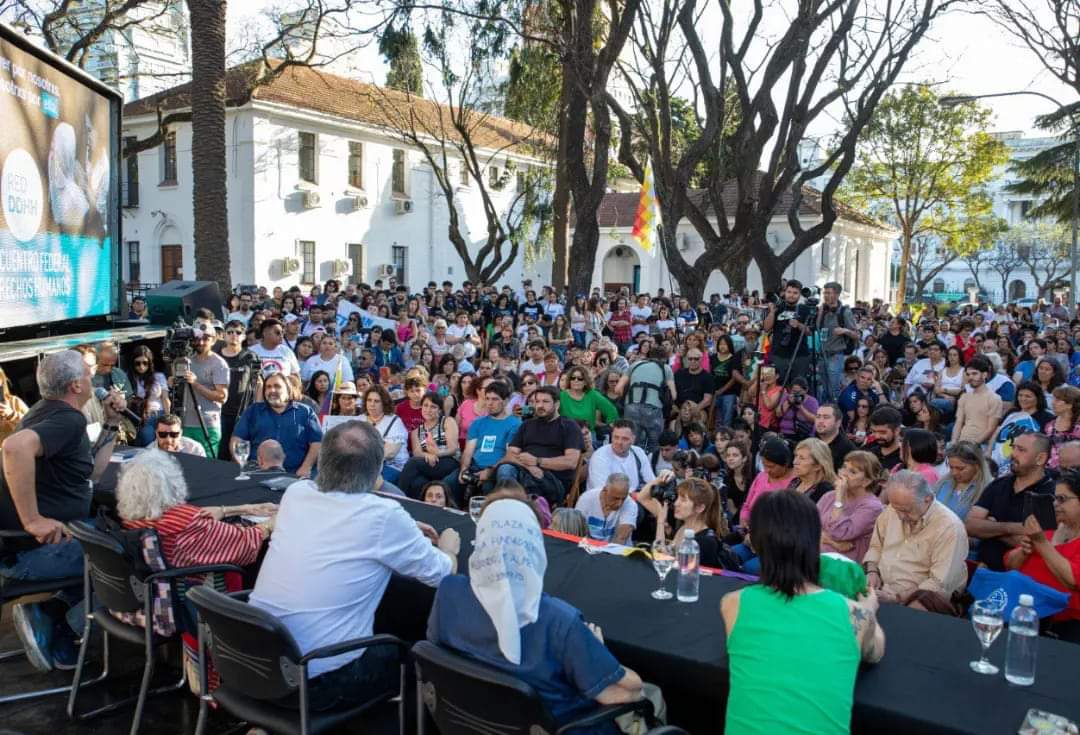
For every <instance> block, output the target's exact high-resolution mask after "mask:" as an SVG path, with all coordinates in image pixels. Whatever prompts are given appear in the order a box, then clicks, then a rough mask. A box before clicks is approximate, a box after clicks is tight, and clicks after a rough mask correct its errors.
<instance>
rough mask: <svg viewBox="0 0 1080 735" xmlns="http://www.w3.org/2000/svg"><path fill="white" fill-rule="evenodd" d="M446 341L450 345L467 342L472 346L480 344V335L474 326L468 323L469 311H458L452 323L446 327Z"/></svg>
mask: <svg viewBox="0 0 1080 735" xmlns="http://www.w3.org/2000/svg"><path fill="white" fill-rule="evenodd" d="M446 341H447V342H449V343H450V344H451V345H456V344H459V343H460V344H465V343H466V342H469V343H472V345H473V347H479V346H480V335H478V334H477V333H476V327H474V326H473V325H471V324H469V312H467V311H464V310H462V311H458V313H457V314H456V315H455V317H454V323H453V324H451V325H450V326H449V327H447V328H446Z"/></svg>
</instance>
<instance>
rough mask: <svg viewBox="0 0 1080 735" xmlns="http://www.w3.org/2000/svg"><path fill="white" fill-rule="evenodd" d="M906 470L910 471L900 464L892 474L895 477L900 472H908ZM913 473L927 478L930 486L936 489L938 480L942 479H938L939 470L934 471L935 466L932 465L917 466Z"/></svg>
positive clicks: (894, 468)
mask: <svg viewBox="0 0 1080 735" xmlns="http://www.w3.org/2000/svg"><path fill="white" fill-rule="evenodd" d="M906 469H908V468H907V467H905V466H904V465H902V464H898V465H896V466H895V467H893V469H892V473H891V474H894V475H895V474H896V473H897V472H899V471H900V470H906ZM912 472H918V473H919V474H920V475H922V476H923V477H924V478H926V481H927V482H928V483H929V484H930V487H934V486H935V485H937V484H938V480H940V479H941V478H940V477H938V473H937V470H935V469H934V465H932V464H920V465H916V466H915V469H914V470H912Z"/></svg>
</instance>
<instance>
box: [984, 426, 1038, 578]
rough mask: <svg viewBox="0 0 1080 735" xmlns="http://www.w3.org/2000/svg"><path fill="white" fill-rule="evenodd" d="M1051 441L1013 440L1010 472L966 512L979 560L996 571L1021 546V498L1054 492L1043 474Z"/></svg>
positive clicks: (1026, 436)
mask: <svg viewBox="0 0 1080 735" xmlns="http://www.w3.org/2000/svg"><path fill="white" fill-rule="evenodd" d="M1049 460H1050V440H1049V439H1047V438H1046V435H1045V434H1035V433H1031V434H1021V435H1020V436H1018V437H1016V438H1015V439H1014V440H1013V447H1012V459H1011V460H1010V466H1011V469H1012V472H1010V473H1009V474H1007V475H1005V476H1004V477H999V478H997V479H996V480H994V481H993V482H991V483H990V484H989V485H987V486H986V488H985V489H984V490H983V491H982V495H981V496H979V500H978V501H977V502H976V503H975V505H974V506H973V507H972V508H971V510H970V511H969V512H968V514H967V517H966V518H965V519H964V526H965V527H966V529H967V533H968V536H971V537H972V538H977V539H979V548H978V560H979V561H980V562H982V563H983V564H985V565H986V566H988V567H990V568H991V569H993V570H995V571H1001V570H1002V569H1004V556H1005V552H1006V551H1008V550H1009V549H1010V548H1012V547H1014V546H1018V545H1019V544H1020V540H1021V539H1022V538H1023V536H1024V535H1025V533H1026V532H1025V531H1024V494H1025V493H1042V494H1046V495H1049V494H1051V493H1053V492H1054V480H1053V478H1051V477H1050V475H1048V474H1047V473H1046V463H1047V462H1048V461H1049Z"/></svg>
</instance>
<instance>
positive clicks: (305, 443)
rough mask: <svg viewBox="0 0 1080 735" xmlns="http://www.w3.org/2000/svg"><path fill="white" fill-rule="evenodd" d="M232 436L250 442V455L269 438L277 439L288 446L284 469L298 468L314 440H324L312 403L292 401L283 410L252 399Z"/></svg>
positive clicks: (283, 445) (293, 470)
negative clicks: (275, 409) (279, 410)
mask: <svg viewBox="0 0 1080 735" xmlns="http://www.w3.org/2000/svg"><path fill="white" fill-rule="evenodd" d="M233 436H236V437H239V438H240V439H247V440H248V441H249V442H251V456H252V457H254V456H255V453H256V452H257V451H258V449H259V445H260V444H262V443H263V442H264V441H266V440H267V439H276V440H277V441H278V442H279V443H280V444H281V448H282V449H283V450H285V465H284V466H285V471H286V472H296V469H297V468H298V467H299V466H300V465H301V464H302V463H303V461H304V457H305V456H306V455H307V452H308V448H309V447H310V446H311V445H312V443H313V442H320V441H322V427H321V426H319V417H318V416H316V415H315V412H314V411H313V410H311V408H310V407H308V406H306V405H304V404H303V403H299V402H297V401H293V402H291V403H290V404H289V406H288V408H286V409H285V410H284V411H283V412H281V413H276V412H275V411H274V409H272V408H270V405H269V404H267V403H265V402H259V403H253V404H251V406H250V407H249V408H248V409H247V410H246V411H244V413H242V414H241V415H240V418H239V419H238V420H237V422H236V428H234V429H233Z"/></svg>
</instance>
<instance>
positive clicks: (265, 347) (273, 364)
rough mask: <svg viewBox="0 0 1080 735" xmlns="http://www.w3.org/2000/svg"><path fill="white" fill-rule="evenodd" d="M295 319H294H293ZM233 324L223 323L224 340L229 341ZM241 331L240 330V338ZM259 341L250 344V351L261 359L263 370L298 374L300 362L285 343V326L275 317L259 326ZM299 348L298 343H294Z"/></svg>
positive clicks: (233, 327)
mask: <svg viewBox="0 0 1080 735" xmlns="http://www.w3.org/2000/svg"><path fill="white" fill-rule="evenodd" d="M294 321H295V320H294ZM230 329H234V330H235V329H236V326H235V325H231V326H230V324H226V325H225V341H226V342H228V341H229V330H230ZM243 335H244V333H243V331H241V332H240V336H241V338H242V337H243ZM258 335H259V342H258V343H257V344H254V345H252V346H251V348H250V349H251V351H252V352H254V353H255V355H256V356H257V357H258V358H259V360H261V361H262V367H263V369H264V370H270V369H273V370H275V371H277V372H280V373H284V374H285V375H300V374H301V373H300V363H299V362H298V361H297V359H296V354H295V353H294V352H293V351H292V350H291V349H289V346H288V345H286V344H285V342H284V339H285V328H284V327H283V326H282V324H281V322H279V321H278V320H277V319H264V320H263V323H262V324H261V325H260V326H259V332H258ZM296 346H297V348H299V344H297V345H296Z"/></svg>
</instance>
